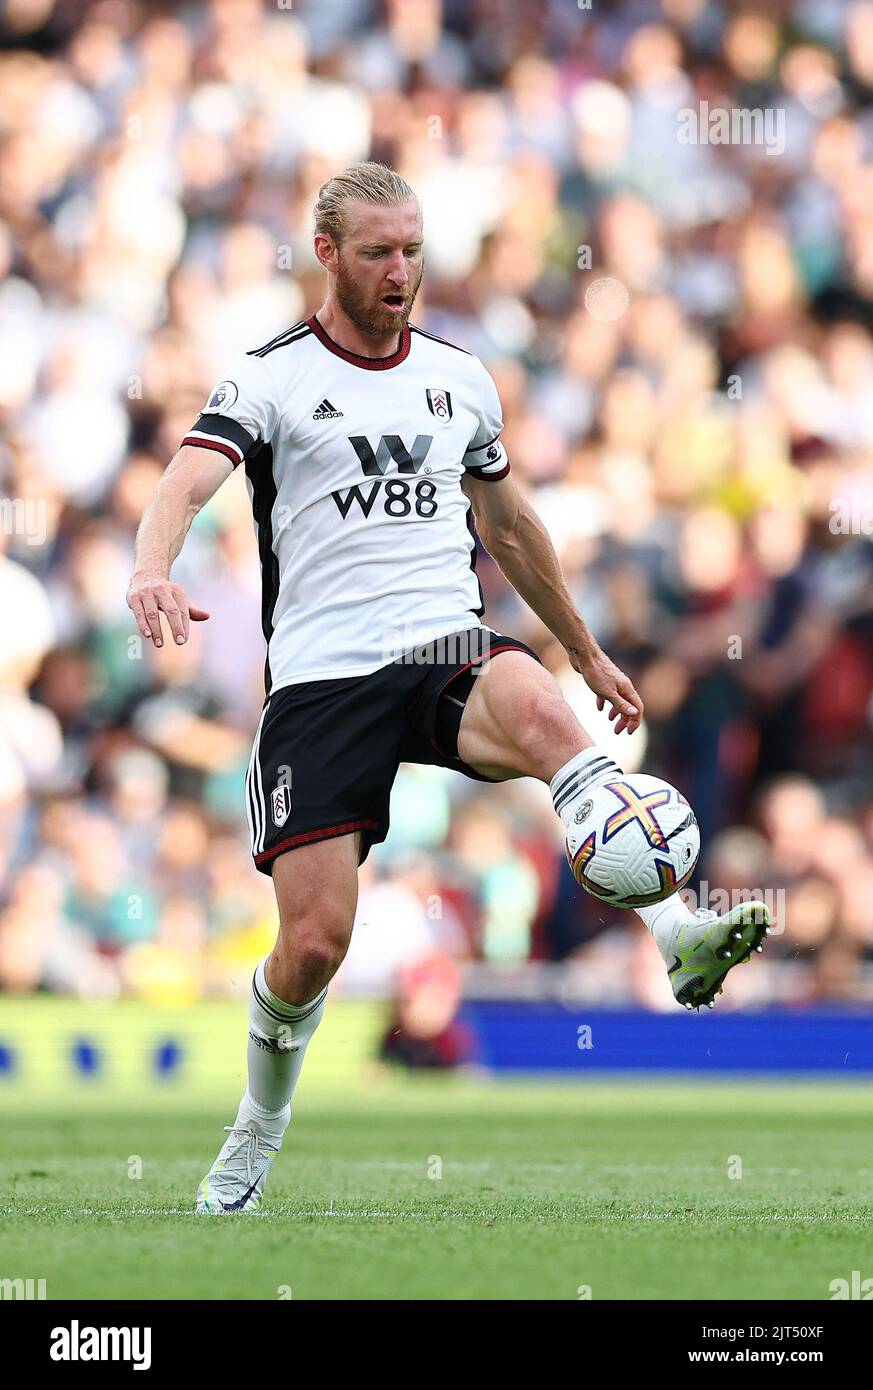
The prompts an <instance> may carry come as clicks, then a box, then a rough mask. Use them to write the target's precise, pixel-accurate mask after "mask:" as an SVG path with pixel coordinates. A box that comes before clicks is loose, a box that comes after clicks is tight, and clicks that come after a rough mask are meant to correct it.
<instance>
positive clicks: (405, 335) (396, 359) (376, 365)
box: [306, 314, 412, 372]
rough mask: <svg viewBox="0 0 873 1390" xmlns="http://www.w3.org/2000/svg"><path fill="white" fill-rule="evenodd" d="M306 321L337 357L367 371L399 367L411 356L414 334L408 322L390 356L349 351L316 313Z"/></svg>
mask: <svg viewBox="0 0 873 1390" xmlns="http://www.w3.org/2000/svg"><path fill="white" fill-rule="evenodd" d="M306 322H307V324H308V326H309V327H310V328H311V329H312V331H313V333H314V334H315V336H316V338H317V339H318V341H319V342H320V343H321V344H322V346H323V347H326V348H327V350H328V352H332V353H333V354H334V355H335V356H336V357H341V358H342V359H343V361H344V362H351V364H352V366H353V367H363V369H364V371H366V372H384V371H386V370H387V369H388V368H389V367H399V365H400V363H401V362H405V361H406V359H407V357H408V356H409V347H410V343H411V341H412V334H411V333H410V331H409V324H408V323H405V324H404V325H403V328H402V330H401V333H400V342H399V344H398V347H397V351H396V352H392V353H391V356H390V357H362V356H361V354H360V353H358V352H349V351H348V349H347V348H344V347H340V345H339V343H337V342H334V340H333V338H332V337H331V336H330V334H329V333H328V332H327V331H326V330H325V329H324V328H322V326H321V324H320V323H319V322H318V319H317V318H316V317H315V314H313V315H312V318H309V319H307V320H306Z"/></svg>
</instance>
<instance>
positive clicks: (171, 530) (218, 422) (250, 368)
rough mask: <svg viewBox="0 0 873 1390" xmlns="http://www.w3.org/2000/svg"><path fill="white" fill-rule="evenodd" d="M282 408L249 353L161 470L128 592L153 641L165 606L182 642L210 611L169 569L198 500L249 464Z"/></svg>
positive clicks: (262, 366) (268, 376) (264, 367)
mask: <svg viewBox="0 0 873 1390" xmlns="http://www.w3.org/2000/svg"><path fill="white" fill-rule="evenodd" d="M278 416H279V401H278V390H277V386H276V382H275V381H274V379H273V376H272V373H271V372H270V370H269V366H268V364H266V363H265V362H264V361H263V359H262V358H261V357H260V356H259V355H257V354H252V353H246V354H245V355H243V356H241V357H240V358H238V359H237V360H236V361H235V362H234V363H233V365H232V368H231V375H230V376H227V377H224V378H223V379H222V380H221V381H219V382H218V384H217V385H216V386H215V387H213V389H212V391H211V392H210V395H209V399H208V400H207V402H206V404H205V405H204V407H203V409H202V410H201V412H200V414H199V415H198V416H197V419H196V420H195V422H194V424H193V426H192V427H191V429H190V430H189V431H188V433H187V434H186V435H185V438H184V439H183V440H182V444H181V447H180V449H179V452H178V453H177V454H176V455H175V457H174V459H173V461H172V463H171V464H170V466H169V468H168V469H167V471H166V473H165V474H164V476H163V477H162V478H161V481H160V483H159V484H158V488H157V491H156V492H155V495H154V497H153V499H152V501H151V503H150V505H149V507H148V509H147V510H146V513H145V516H144V517H143V519H142V522H141V524H140V528H139V532H138V534H137V538H136V559H135V562H134V572H133V578H132V579H131V581H130V588H129V589H128V593H127V602H128V605H129V607H130V608H131V609H132V611H133V614H134V616H135V618H136V621H137V623H138V625H139V630H140V632H141V633H142V635H143V637H147V638H151V640H152V641H153V642H154V644H155V646H156V647H160V646H161V645H162V642H163V637H162V634H161V614H162V613H163V614H164V617H165V618H166V621H167V624H168V625H169V628H170V631H171V632H172V634H173V637H174V639H175V640H176V641H177V642H185V641H187V640H188V625H189V622H190V621H192V620H193V621H194V622H203V621H204V619H206V618H208V617H209V614H208V613H204V612H203V610H202V609H200V608H192V607H191V605H190V604H189V602H188V600H187V598H186V596H185V591H184V589H183V588H182V586H181V584H174V583H172V581H171V579H170V569H171V567H172V564H173V561H174V560H175V558H176V556H177V555H178V554H179V551H180V550H181V548H182V542H183V541H184V539H185V537H186V535H187V534H188V528H189V526H190V525H191V522H192V521H193V520H194V518H195V516H196V515H197V513H198V512H199V511H200V508H201V507H202V506H204V505H205V504H206V503H207V502H208V501H209V499H210V497H211V496H212V495H213V493H215V492H216V491H217V490H218V488H220V487H221V484H222V483H223V482H224V480H225V478H228V477H229V476H230V474H231V473H232V472H233V470H234V468H236V467H238V466H239V465H240V464H247V463H248V461H249V460H250V459H251V458H252V457H253V456H254V455H256V454H257V452H258V450H259V449H260V447H261V445H262V444H263V442H264V441H265V440H268V439H270V438H272V435H273V432H274V430H275V428H276V423H277V420H278Z"/></svg>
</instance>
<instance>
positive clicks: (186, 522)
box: [127, 444, 233, 647]
mask: <svg viewBox="0 0 873 1390" xmlns="http://www.w3.org/2000/svg"><path fill="white" fill-rule="evenodd" d="M232 472H233V464H232V463H231V461H230V460H229V459H227V458H225V457H224V456H223V455H222V454H220V453H217V452H215V451H214V450H212V449H206V448H200V447H198V446H196V445H193V444H183V445H182V447H181V449H180V450H179V452H178V453H177V454H176V455H175V457H174V458H173V460H172V462H171V463H170V465H169V467H168V468H167V470H166V472H165V473H164V475H163V477H162V478H161V481H160V482H159V483H158V486H157V489H156V491H155V495H154V497H153V498H152V500H151V502H150V503H149V505H148V507H147V508H146V511H145V514H144V516H143V519H142V521H141V522H140V526H139V531H138V532H137V537H136V558H135V560H134V571H133V575H132V577H131V581H130V587H129V589H128V591H127V603H128V607H129V608H130V609H131V611H132V612H133V615H134V617H135V618H136V621H137V626H138V627H139V630H140V632H141V633H142V635H143V637H146V638H150V639H151V640H152V641H153V642H154V644H155V646H156V647H160V646H161V645H162V644H163V636H162V632H161V614H162V613H163V614H164V616H165V618H166V620H167V624H168V626H169V628H170V631H171V632H172V634H173V637H174V639H175V641H176V642H185V641H187V639H188V625H189V621H193V622H203V621H204V620H205V619H206V618H208V617H209V614H208V613H204V611H203V610H202V609H201V608H193V607H192V606H191V605H190V604H189V602H188V599H187V597H186V595H185V591H184V589H183V588H182V586H181V584H174V583H173V582H172V580H171V579H170V569H171V568H172V565H173V561H174V560H175V558H176V556H177V555H178V554H179V551H180V550H181V549H182V542H183V541H184V539H185V537H186V536H187V534H188V528H189V527H190V525H191V522H192V521H193V520H194V518H195V516H196V515H197V513H198V512H199V511H200V508H201V507H203V506H205V504H206V503H207V502H208V501H209V499H210V497H212V495H213V493H215V492H216V491H217V490H218V488H220V487H221V484H222V483H223V482H224V480H225V478H228V477H229V476H230V474H231V473H232Z"/></svg>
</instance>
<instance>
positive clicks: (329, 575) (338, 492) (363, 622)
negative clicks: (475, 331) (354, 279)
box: [182, 316, 509, 693]
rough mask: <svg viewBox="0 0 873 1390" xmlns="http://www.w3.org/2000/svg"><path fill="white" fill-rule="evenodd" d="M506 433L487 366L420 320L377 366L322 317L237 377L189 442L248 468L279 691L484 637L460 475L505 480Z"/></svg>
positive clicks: (261, 353) (246, 363) (219, 393)
mask: <svg viewBox="0 0 873 1390" xmlns="http://www.w3.org/2000/svg"><path fill="white" fill-rule="evenodd" d="M502 428H503V421H502V418H501V411H500V402H499V399H498V396H497V391H496V388H495V386H494V382H493V381H492V380H491V377H490V376H489V374H488V372H487V371H486V370H485V368H484V367H483V365H482V363H481V362H480V361H479V359H478V358H477V357H474V356H473V355H472V354H471V353H469V352H466V351H464V349H462V348H457V347H454V346H453V345H452V344H450V343H447V342H444V341H443V340H442V339H441V338H436V337H434V336H433V334H430V333H425V332H423V331H422V329H420V328H415V327H414V326H413V325H411V324H410V325H407V326H406V327H405V328H404V329H403V332H402V333H401V334H400V343H399V346H398V349H397V351H396V352H395V353H393V354H392V356H390V357H380V358H369V357H359V356H358V355H357V354H355V353H352V352H347V351H346V350H345V349H344V348H342V347H340V346H339V344H338V343H335V342H334V341H333V339H332V338H330V337H329V336H328V334H327V333H326V332H325V330H324V329H323V328H322V326H321V324H320V323H319V322H318V320H317V318H315V317H314V316H313V317H312V318H310V319H307V320H306V322H305V323H299V324H297V325H296V326H295V327H294V328H290V329H288V331H287V332H285V333H282V334H280V335H279V336H278V337H277V338H274V339H273V340H272V341H271V342H269V343H267V344H265V346H264V347H262V348H257V349H255V350H254V351H252V352H249V353H246V354H245V355H244V356H243V357H242V358H241V359H240V361H239V362H237V363H236V364H234V365H233V366H232V367H231V368H230V370H229V371H228V374H227V376H226V377H225V378H224V379H223V380H222V381H220V382H219V383H218V384H217V385H216V387H215V389H214V390H213V391H212V393H211V395H210V397H209V400H208V401H207V403H206V405H205V406H204V408H203V411H202V412H201V414H200V415H199V416H198V418H197V421H196V423H195V425H194V427H193V429H191V430H190V431H189V433H188V434H186V436H185V438H184V440H183V441H182V442H183V443H184V444H195V445H199V446H201V447H203V448H207V449H217V450H218V451H219V452H220V453H223V454H224V455H225V456H226V457H227V458H228V459H229V460H230V461H231V462H232V463H233V464H234V465H236V464H243V465H244V467H245V471H246V479H247V483H248V489H249V494H250V496H251V500H252V509H253V512H254V519H255V527H256V531H257V537H258V547H259V550H260V557H261V568H262V574H263V605H262V622H263V628H264V636H265V637H266V640H267V645H268V652H267V673H266V684H267V692H268V693H269V692H270V691H272V690H278V689H280V688H281V687H282V686H286V685H295V684H297V683H299V682H301V681H311V680H323V679H335V678H337V677H342V676H358V675H364V674H366V673H368V672H370V671H376V670H378V669H379V668H380V667H381V666H385V665H386V664H387V663H388V662H389V661H392V660H393V659H394V657H396V656H398V655H399V654H400V653H401V652H403V651H408V650H409V649H410V648H411V647H415V646H419V645H420V644H423V643H425V642H431V641H434V640H436V639H437V638H439V637H444V636H446V635H447V634H448V633H450V632H455V631H461V630H465V629H470V628H476V627H481V626H482V624H481V622H480V617H481V614H482V611H483V604H482V591H481V588H480V586H479V581H478V579H477V578H476V574H475V570H474V567H473V566H474V554H475V544H474V537H473V530H472V525H471V519H470V504H469V502H468V500H467V498H466V497H465V496H464V493H463V492H462V490H461V479H462V477H463V475H464V473H465V472H466V473H469V474H470V475H471V476H473V477H476V478H489V479H498V478H502V477H505V475H506V474H507V473H508V472H509V463H508V461H507V458H506V453H505V450H504V448H503V445H502V444H501V442H500V439H499V435H500V431H501V429H502Z"/></svg>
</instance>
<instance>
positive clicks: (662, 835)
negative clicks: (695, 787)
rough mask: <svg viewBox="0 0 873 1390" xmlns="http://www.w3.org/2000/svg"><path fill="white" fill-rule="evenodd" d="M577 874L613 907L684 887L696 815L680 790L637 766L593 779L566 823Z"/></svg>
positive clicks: (696, 844)
mask: <svg viewBox="0 0 873 1390" xmlns="http://www.w3.org/2000/svg"><path fill="white" fill-rule="evenodd" d="M566 848H567V858H568V859H569V861H570V867H571V869H572V870H573V873H574V874H575V876H576V879H577V881H578V882H579V883H580V884H581V885H582V887H583V888H584V889H585V891H586V893H591V894H592V896H593V897H595V898H599V899H600V901H601V902H604V903H610V904H611V905H612V906H613V907H648V906H649V905H650V904H651V903H659V902H662V901H663V899H664V898H669V897H670V895H671V893H675V892H677V891H678V889H680V888H682V887H684V885H685V884H686V883H687V882H688V880H689V878H690V877H691V875H692V874H693V872H694V868H695V865H696V864H697V857H698V855H699V854H700V830H699V829H698V825H697V818H696V817H695V815H694V812H693V811H692V809H691V807H690V806H689V804H688V802H687V801H686V800H685V797H684V796H683V795H682V793H681V792H678V791H677V790H676V788H675V787H671V786H670V783H669V782H662V781H661V779H660V777H649V776H647V775H646V774H645V773H642V772H634V773H632V774H631V775H630V776H625V775H624V774H621V775H619V776H616V777H611V778H610V779H609V781H608V782H604V783H602V784H601V785H600V786H598V787H595V788H594V789H593V791H591V792H590V793H589V794H588V795H586V796H585V797H583V799H582V801H581V802H580V803H579V805H578V806H577V807H576V811H575V813H574V815H573V817H572V818H571V820H570V824H569V827H568V829H567V841H566Z"/></svg>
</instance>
